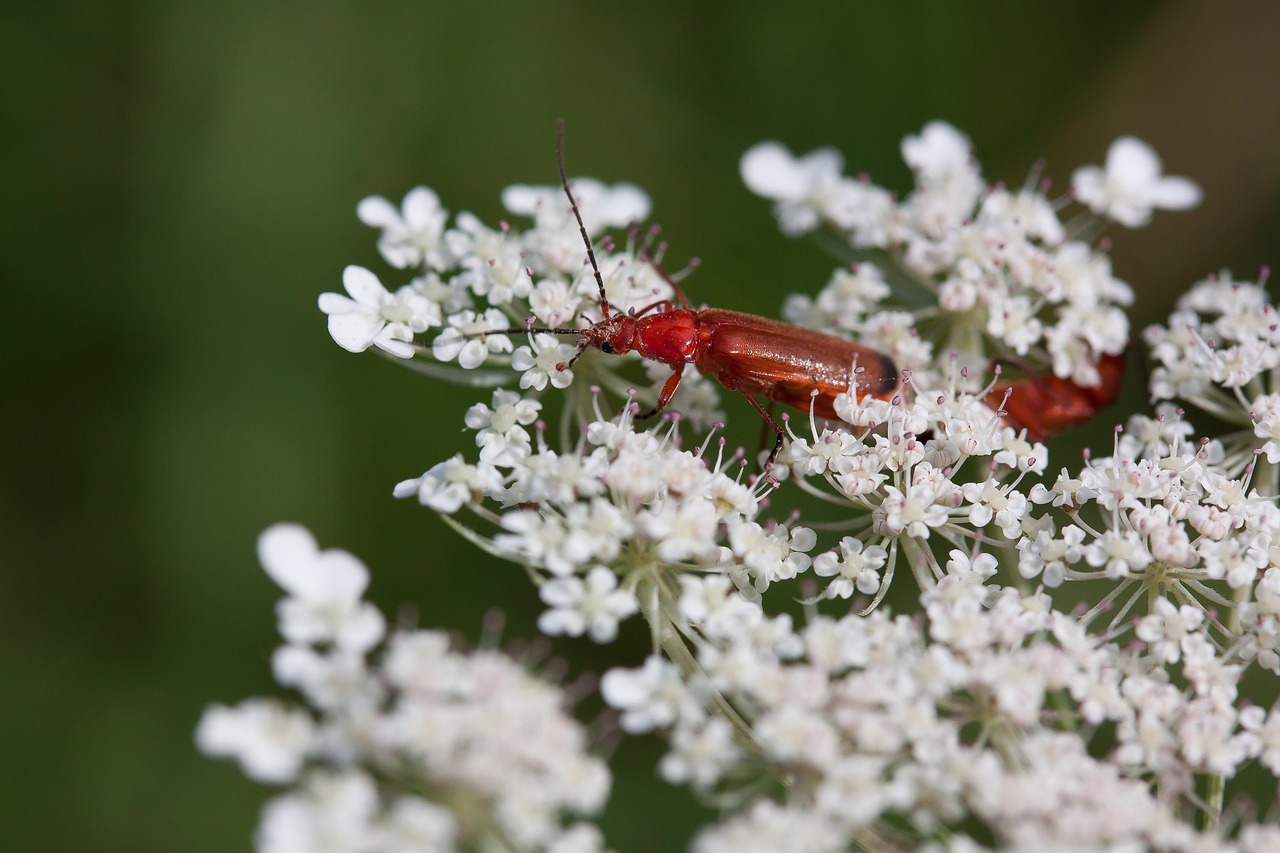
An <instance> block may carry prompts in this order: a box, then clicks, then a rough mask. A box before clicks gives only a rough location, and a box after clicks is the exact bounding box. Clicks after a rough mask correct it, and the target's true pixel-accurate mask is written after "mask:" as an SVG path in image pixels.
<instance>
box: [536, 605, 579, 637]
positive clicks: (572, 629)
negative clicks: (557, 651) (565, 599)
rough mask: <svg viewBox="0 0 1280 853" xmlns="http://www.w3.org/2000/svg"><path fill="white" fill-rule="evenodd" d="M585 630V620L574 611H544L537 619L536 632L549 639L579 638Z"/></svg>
mask: <svg viewBox="0 0 1280 853" xmlns="http://www.w3.org/2000/svg"><path fill="white" fill-rule="evenodd" d="M586 628H587V622H586V620H585V619H583V618H582V614H581V613H579V612H578V611H576V610H546V611H543V613H542V615H541V616H539V617H538V630H539V631H541V632H542V633H544V634H546V635H547V636H549V637H555V636H558V635H560V634H564V635H566V636H569V637H581V636H582V632H583V631H585V630H586Z"/></svg>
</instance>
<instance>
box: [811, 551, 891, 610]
mask: <svg viewBox="0 0 1280 853" xmlns="http://www.w3.org/2000/svg"><path fill="white" fill-rule="evenodd" d="M888 558H889V552H888V551H886V550H885V549H884V548H882V547H880V546H879V545H871V546H865V547H864V545H863V543H862V540H861V539H855V538H853V537H852V536H846V537H844V538H843V539H841V540H840V553H839V556H837V555H836V553H835V552H834V551H827V552H825V553H822V554H819V555H818V556H816V557H814V558H813V571H814V574H816V575H818V576H819V577H824V578H826V577H832V576H833V575H834V576H835V578H834V579H833V580H832V581H831V583H829V584H828V585H827V588H826V590H825V591H824V593H823V596H824V597H825V598H849V597H850V596H852V595H853V590H854V588H855V587H856V588H857V590H858V592H860V593H862V594H863V595H874V594H875V593H876V591H877V590H879V589H880V575H879V570H880V568H881V567H883V566H884V564H885V561H886V560H888Z"/></svg>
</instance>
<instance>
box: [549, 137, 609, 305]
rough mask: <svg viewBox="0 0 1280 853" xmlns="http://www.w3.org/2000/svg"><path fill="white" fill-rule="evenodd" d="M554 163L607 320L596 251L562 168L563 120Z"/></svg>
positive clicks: (605, 302)
mask: <svg viewBox="0 0 1280 853" xmlns="http://www.w3.org/2000/svg"><path fill="white" fill-rule="evenodd" d="M556 163H557V165H559V166H560V185H561V186H562V187H564V194H565V195H567V196H568V197H569V208H570V209H571V210H572V211H573V218H574V219H576V220H578V230H579V231H581V232H582V242H583V243H584V244H586V247H587V257H588V258H590V260H591V271H592V272H593V273H595V275H596V286H597V287H599V288H600V313H601V314H603V315H604V318H605V319H606V320H608V319H609V299H608V297H606V296H605V295H604V278H603V277H602V276H601V275H600V267H599V265H597V264H596V250H595V249H594V248H592V246H591V238H590V237H588V236H587V226H586V225H583V224H582V214H581V213H579V212H578V202H577V200H576V199H574V197H573V192H572V191H571V190H570V189H569V176H568V174H566V173H565V168H564V119H558V120H557V121H556Z"/></svg>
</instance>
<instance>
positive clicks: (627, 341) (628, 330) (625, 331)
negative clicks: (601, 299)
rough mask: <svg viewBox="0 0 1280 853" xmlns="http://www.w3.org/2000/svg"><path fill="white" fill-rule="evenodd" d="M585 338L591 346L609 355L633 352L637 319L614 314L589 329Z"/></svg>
mask: <svg viewBox="0 0 1280 853" xmlns="http://www.w3.org/2000/svg"><path fill="white" fill-rule="evenodd" d="M583 337H584V338H586V339H587V343H588V344H589V345H591V346H593V347H595V348H596V349H598V350H600V352H603V353H607V354H609V355H622V354H623V353H628V352H631V350H632V348H633V347H634V346H635V340H636V318H635V317H630V316H627V315H626V314H612V315H610V316H609V317H608V318H607V319H604V320H601V321H600V322H599V323H596V324H595V325H594V326H592V327H591V328H590V329H587V330H586V333H585V334H584V335H583Z"/></svg>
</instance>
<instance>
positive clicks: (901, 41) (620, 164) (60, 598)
mask: <svg viewBox="0 0 1280 853" xmlns="http://www.w3.org/2000/svg"><path fill="white" fill-rule="evenodd" d="M783 5H784V4H779V3H768V2H759V1H758V0H752V2H736V3H703V4H690V3H676V2H663V3H630V4H601V3H583V2H576V3H574V2H548V3H537V4H517V3H492V2H472V3H467V4H461V3H459V4H443V3H419V4H359V3H313V4H303V3H261V2H253V3H251V2H230V3H216V4H215V3H192V2H145V0H136V2H81V3H59V2H46V3H21V2H9V3H6V4H4V5H3V7H2V8H0V68H3V71H4V73H0V88H2V90H3V101H2V103H3V133H2V134H0V139H2V140H3V141H2V144H0V168H2V169H3V188H4V189H3V193H4V195H5V197H6V198H8V202H7V203H6V204H4V205H3V208H2V212H0V217H3V227H0V245H2V248H0V270H2V272H0V275H2V277H3V279H2V280H3V287H4V293H5V294H6V299H7V301H6V303H5V307H4V309H3V312H2V316H3V321H0V322H2V326H3V328H4V329H5V334H4V336H3V343H2V346H3V347H4V358H3V361H2V362H0V364H2V367H0V369H2V370H3V389H2V390H3V393H2V396H0V412H3V418H2V419H0V428H2V429H3V447H4V451H3V455H2V456H0V459H2V462H0V465H2V466H3V467H2V469H0V470H2V473H0V500H2V501H3V507H2V511H0V546H2V547H3V583H2V588H0V649H3V651H0V685H3V687H2V688H0V689H3V690H4V691H5V692H4V694H3V696H2V697H0V698H2V700H3V701H2V703H0V707H2V708H3V711H0V768H2V769H0V780H2V781H0V849H3V850H40V849H48V850H70V849H77V850H104V851H109V850H121V851H124V850H140V849H150V850H167V851H215V850H236V849H245V848H247V846H248V845H249V839H250V836H251V832H252V829H253V827H254V824H255V822H256V819H257V810H258V808H259V806H260V805H261V803H262V802H263V801H264V799H265V798H266V796H267V794H268V791H267V789H264V788H261V787H259V786H255V785H253V784H251V783H249V782H247V781H245V780H244V779H243V778H242V777H241V775H240V773H239V771H238V770H237V769H236V768H234V767H233V766H232V765H230V764H228V763H225V762H214V761H209V760H206V759H203V758H201V757H200V756H198V755H197V754H196V752H195V750H194V748H193V746H192V730H193V728H194V726H195V723H196V720H197V718H198V717H199V714H200V712H201V709H202V708H203V707H204V705H205V704H206V703H208V702H210V701H214V700H219V701H226V702H233V701H237V700H239V699H241V698H243V697H246V696H249V695H254V694H260V693H264V692H273V689H272V685H271V682H270V677H269V672H268V658H269V655H270V652H271V650H272V648H273V647H274V645H275V633H274V617H273V612H272V606H273V602H274V601H275V599H276V598H277V591H276V590H275V589H274V588H273V587H272V586H271V585H270V583H269V582H268V581H267V579H266V577H265V576H264V575H263V574H262V573H261V571H260V570H259V568H258V567H257V565H256V561H255V558H254V542H255V538H256V536H257V534H258V532H259V531H260V530H261V529H262V528H263V527H265V526H266V525H268V524H270V523H271V522H273V521H277V520H294V521H299V522H302V523H304V524H306V525H308V526H310V527H311V528H312V529H313V530H314V531H315V532H316V534H317V537H318V538H319V540H320V542H321V543H322V544H323V545H326V546H340V547H345V548H348V549H350V550H352V551H353V552H355V553H356V554H358V555H359V556H361V557H362V558H363V559H365V560H366V561H367V563H368V564H369V565H370V567H371V568H372V571H373V586H372V593H371V594H372V597H373V598H374V599H375V600H376V601H377V602H378V603H379V604H380V605H382V607H383V608H384V609H385V610H387V611H388V612H390V613H396V612H398V611H397V608H399V607H400V606H401V605H404V604H411V605H412V607H413V608H414V609H415V610H416V611H417V614H418V616H417V618H418V619H419V621H420V622H421V623H422V624H425V625H432V626H440V627H445V628H449V629H454V630H457V631H459V632H461V633H462V634H463V635H465V636H467V637H469V638H471V639H476V638H477V637H478V636H479V633H480V628H481V623H482V619H483V615H484V613H485V612H486V611H488V610H489V609H490V608H493V607H498V608H502V609H503V610H505V611H506V612H507V614H508V615H509V618H510V623H509V626H508V628H507V631H506V636H508V637H513V638H520V637H525V638H527V637H532V636H534V634H535V632H534V629H533V620H534V619H535V618H536V614H537V612H538V610H539V607H538V605H537V602H536V598H535V596H534V595H533V593H532V592H531V590H530V588H529V586H528V584H527V582H526V581H525V579H524V577H523V575H522V574H521V572H520V571H519V570H518V569H515V568H513V567H511V566H509V565H503V564H497V563H494V562H491V561H489V560H487V559H484V558H483V557H482V556H481V555H479V554H477V553H475V552H474V551H473V550H472V549H470V548H468V547H466V546H464V545H463V544H462V543H461V542H460V541H458V540H457V539H456V537H454V536H453V535H452V534H450V533H449V532H448V531H447V529H446V528H445V527H444V526H443V525H442V524H441V523H440V522H439V521H438V520H437V519H436V518H435V517H434V515H433V514H432V513H430V512H428V511H426V510H423V509H421V508H420V507H418V506H417V505H416V504H415V503H413V502H396V501H393V500H392V499H391V496H390V492H391V486H392V485H393V484H394V483H395V482H396V481H398V480H400V479H402V478H405V477H409V476H414V475H417V474H419V473H421V472H422V471H423V470H424V469H426V468H427V467H429V466H430V465H432V464H434V463H435V462H436V461H439V460H441V459H443V458H445V457H447V456H449V455H451V454H452V453H454V452H456V451H459V450H466V449H467V444H468V441H467V437H466V436H465V435H464V434H463V433H462V431H461V426H462V424H461V418H462V414H463V412H464V411H465V409H466V407H467V406H468V405H469V403H470V402H471V401H472V400H473V398H472V397H471V395H469V394H466V393H462V392H458V391H455V390H451V389H447V388H445V387H443V386H441V385H439V384H438V383H435V382H433V381H431V380H428V379H425V378H422V377H418V376H416V375H414V374H412V373H410V372H408V371H405V370H400V369H397V368H395V367H394V366H393V365H391V364H389V363H388V362H386V361H384V360H381V359H378V358H375V357H373V356H372V355H365V356H353V355H350V354H348V353H346V352H343V351H342V350H340V349H339V348H338V347H337V346H335V345H334V344H333V343H332V341H331V340H330V339H329V337H328V334H327V333H326V330H325V324H324V319H323V317H322V316H321V315H320V313H319V311H318V310H317V309H316V304H315V303H316V296H317V294H319V293H320V292H321V291H324V290H337V289H339V287H340V273H341V270H342V267H343V266H344V265H345V264H348V263H360V264H365V265H368V266H370V267H372V268H374V269H376V270H380V271H384V270H385V267H384V266H383V265H382V264H381V262H380V260H379V259H378V257H377V254H376V252H375V250H374V239H375V236H376V235H375V233H374V232H372V231H370V230H368V229H366V228H365V227H363V226H362V225H361V224H360V223H359V222H358V221H357V220H356V218H355V215H354V209H355V205H356V202H357V201H358V200H359V199H360V198H361V197H363V196H365V195H369V194H382V195H386V196H388V197H390V198H392V199H395V200H397V201H398V200H399V198H400V197H401V196H402V195H403V193H404V192H405V191H406V190H408V189H409V188H410V187H412V186H414V185H416V184H418V183H425V184H428V185H430V186H432V187H434V188H435V189H436V190H437V191H438V192H439V193H440V196H441V198H442V199H443V201H444V203H445V205H446V206H447V207H449V208H450V209H451V210H453V211H455V212H456V211H460V210H471V211H473V212H475V213H477V214H478V215H480V216H481V217H482V218H483V219H485V220H486V221H488V222H490V223H493V222H496V220H497V219H498V218H499V217H500V216H501V209H500V206H499V192H500V190H501V188H502V187H504V186H505V185H507V184H509V183H513V182H532V183H547V184H549V183H553V182H554V180H555V160H554V131H555V120H556V118H557V117H561V116H563V117H564V118H565V119H566V121H567V126H568V135H567V143H566V148H567V156H568V162H569V171H570V173H571V174H575V175H591V176H595V177H598V178H601V179H604V180H608V181H617V180H628V181H633V182H635V183H637V184H639V185H641V186H642V187H644V188H645V189H646V190H647V191H648V192H649V193H650V194H651V195H652V197H653V200H654V218H655V220H656V221H658V222H660V223H662V225H663V226H664V232H665V236H666V237H667V239H668V240H669V241H670V243H671V245H672V248H671V254H670V256H669V257H670V258H671V259H672V263H673V265H675V266H679V265H680V264H681V263H682V261H683V259H684V258H687V257H688V256H691V255H698V256H700V257H701V258H702V259H703V267H702V270H701V271H700V272H699V273H698V274H697V275H696V276H695V277H694V278H693V279H692V280H691V281H690V282H689V283H688V285H687V287H688V289H689V291H690V293H691V294H692V295H693V297H694V299H695V301H702V302H706V303H709V304H714V305H720V306H723V307H728V308H735V309H740V310H746V311H752V312H756V313H762V314H772V315H776V314H777V312H778V310H779V307H780V305H781V302H782V299H783V297H784V295H785V294H786V293H788V292H792V291H807V292H814V291H816V290H817V289H818V288H819V287H820V286H821V285H822V283H823V282H824V281H825V279H826V277H827V275H828V273H829V271H830V269H831V268H832V267H833V266H834V262H832V261H831V260H829V259H827V258H826V257H825V256H823V255H822V254H821V253H820V252H819V251H817V250H816V249H815V248H814V247H812V246H811V245H809V244H807V243H804V242H795V241H789V240H787V239H785V238H783V237H781V236H779V235H778V234H777V231H776V229H775V227H774V225H773V222H772V220H771V218H770V217H769V215H768V212H767V205H766V204H765V203H764V202H763V201H761V200H759V199H755V198H753V197H751V196H750V195H749V194H748V193H747V192H746V191H745V189H743V187H742V186H741V184H740V182H739V179H738V175H737V161H738V157H739V155H741V153H742V152H743V151H744V150H745V149H746V148H747V147H748V146H750V145H751V144H753V143H754V142H757V141H760V140H762V139H770V138H776V139H780V140H782V141H784V142H786V143H787V144H788V145H790V146H791V147H792V148H793V150H796V151H807V150H809V149H811V148H813V147H816V146H818V145H824V144H831V145H835V146H837V147H839V148H840V149H841V150H842V151H843V152H844V153H845V155H846V160H847V163H848V168H849V171H850V172H851V173H859V172H867V173H869V174H871V175H872V176H873V177H874V178H875V179H876V180H877V182H879V183H882V184H885V185H887V186H891V187H896V188H898V189H905V188H906V187H907V186H908V177H909V176H908V173H907V171H906V169H905V167H904V166H902V164H901V161H900V156H899V153H898V145H899V141H900V139H901V137H902V136H903V135H904V134H907V133H913V132H918V131H919V129H920V128H921V127H922V126H923V124H924V123H925V122H926V121H928V120H931V119H935V118H943V119H946V120H949V121H951V122H952V123H954V124H956V125H957V126H958V127H960V128H961V129H962V130H964V131H965V132H967V133H968V134H969V135H970V136H971V138H972V139H973V142H974V145H975V148H976V152H977V155H978V157H979V159H980V160H981V162H982V163H983V168H984V174H985V175H986V176H987V177H988V179H990V180H993V181H994V180H1006V181H1008V182H1010V183H1013V184H1021V182H1022V181H1023V179H1024V177H1025V176H1026V174H1027V172H1028V170H1029V168H1030V166H1031V164H1032V162H1033V161H1034V160H1035V158H1037V157H1039V156H1041V155H1044V156H1046V157H1047V158H1048V170H1047V173H1048V175H1050V176H1051V177H1053V178H1054V179H1055V186H1057V187H1058V188H1060V189H1061V188H1065V186H1066V182H1067V179H1068V177H1069V175H1070V172H1071V169H1072V168H1074V167H1075V166H1077V165H1080V164H1083V163H1100V162H1102V158H1103V157H1104V155H1105V152H1106V149H1107V146H1108V144H1109V143H1110V142H1111V140H1112V139H1114V138H1115V137H1116V136H1117V135H1120V134H1123V133H1132V134H1136V135H1138V136H1140V137H1142V138H1144V139H1146V140H1147V141H1149V142H1151V143H1152V144H1153V145H1154V146H1155V147H1156V149H1157V150H1158V151H1159V152H1160V153H1161V154H1162V156H1163V157H1164V158H1165V162H1166V166H1167V167H1168V168H1169V170H1170V171H1171V172H1173V173H1175V174H1183V175H1188V176H1191V177H1193V178H1195V179H1196V180H1198V181H1199V182H1200V183H1201V184H1202V185H1203V187H1204V189H1205V192H1206V201H1205V203H1204V205H1203V206H1202V207H1201V208H1200V209H1199V210H1197V211H1195V212H1193V213H1190V214H1177V215H1164V216H1157V218H1156V221H1155V224H1154V225H1153V226H1151V227H1150V228H1148V229H1146V230H1145V231H1142V232H1136V233H1120V232H1115V233H1113V235H1112V236H1113V237H1114V239H1115V249H1114V253H1113V254H1114V258H1115V266H1116V269H1117V273H1118V275H1119V276H1120V277H1121V278H1124V279H1126V280H1127V281H1129V282H1131V283H1132V284H1133V285H1134V287H1135V288H1136V289H1137V290H1138V292H1139V294H1140V297H1139V305H1138V306H1137V308H1136V311H1135V322H1136V323H1137V324H1138V325H1139V326H1141V325H1142V324H1144V323H1146V322H1150V321H1152V320H1156V319H1159V318H1161V317H1162V316H1164V315H1165V314H1166V312H1167V309H1168V307H1169V305H1170V304H1171V302H1172V300H1173V299H1174V298H1175V296H1176V294H1177V293H1178V292H1179V291H1181V290H1182V289H1184V288H1185V287H1186V286H1187V285H1189V284H1190V283H1191V282H1192V281H1194V280H1196V279H1198V278H1200V277H1202V276H1203V275H1204V274H1206V273H1209V272H1212V271H1215V270H1217V269H1219V268H1221V267H1231V268H1233V269H1234V270H1235V271H1236V273H1237V274H1238V275H1239V276H1240V277H1242V278H1250V279H1252V278H1253V277H1254V276H1255V275H1256V274H1257V270H1258V268H1259V266H1260V265H1262V264H1266V263H1274V262H1276V261H1277V260H1280V252H1277V251H1276V247H1275V241H1274V235H1275V233H1276V229H1277V226H1280V201H1278V194H1277V182H1278V178H1280V146H1278V145H1277V142H1276V139H1277V130H1278V128H1277V125H1278V124H1280V109H1278V108H1277V107H1278V106H1280V56H1278V55H1277V52H1276V51H1275V50H1274V38H1275V34H1276V33H1277V32H1280V7H1278V6H1276V5H1275V4H1273V3H1267V2H1243V3H1235V4H1221V5H1211V4H1196V3H1184V4H1166V3H1125V4H1117V3H1112V2H1104V0H1094V2H1084V3H1074V4H1060V5H1036V6H1034V7H1033V6H1031V5H1025V6H1024V5H1015V4H989V3H984V4H957V3H941V2H939V3H923V4H913V5H912V6H911V7H910V8H906V7H903V8H898V4H889V3H885V4H850V3H844V2H817V3H806V4H786V8H785V9H784V8H783ZM388 281H392V282H397V283H398V281H399V279H398V278H397V277H396V276H394V275H391V276H388ZM1130 386H1131V387H1130V391H1131V392H1133V396H1134V397H1138V396H1140V393H1139V392H1138V390H1137V387H1136V386H1137V380H1134V381H1131V382H1130ZM1138 402H1140V401H1137V402H1133V401H1131V404H1132V405H1136V404H1138ZM729 411H730V417H731V420H735V421H737V422H738V423H735V424H733V425H731V429H733V430H735V431H734V432H731V434H730V437H731V438H732V439H734V440H737V441H742V442H746V443H751V442H754V441H755V436H756V431H757V429H758V426H757V423H758V422H757V421H756V420H754V416H753V415H751V414H750V413H749V410H747V409H746V408H745V406H742V407H736V406H733V405H731V407H730V410H729ZM1113 415H1114V416H1113V417H1108V418H1104V419H1103V420H1105V421H1107V423H1111V422H1114V421H1115V420H1118V419H1119V418H1120V417H1121V415H1122V412H1120V411H1119V410H1117V411H1116V412H1114V413H1113ZM1107 423H1100V424H1099V425H1098V429H1097V430H1096V432H1095V435H1105V433H1106V431H1107V430H1106V428H1107ZM742 424H745V426H743V425H742ZM471 452H474V448H471ZM1059 458H1060V459H1061V458H1065V457H1059ZM555 650H556V652H557V653H558V654H562V655H564V656H566V657H568V658H569V659H570V661H571V667H572V669H573V671H575V672H576V671H580V670H596V671H599V669H600V668H601V667H603V666H604V665H605V662H606V660H608V659H610V658H606V657H605V656H602V655H600V654H599V653H598V651H597V650H596V649H594V648H591V644H590V643H589V642H588V641H586V640H583V641H579V642H557V643H556V644H555ZM644 652H645V641H644V635H643V632H642V631H640V630H639V629H638V628H637V629H636V630H634V631H632V632H630V633H628V634H626V635H625V637H624V640H623V643H622V645H621V646H619V647H617V648H616V649H611V650H610V655H611V656H620V657H621V658H624V659H625V660H624V661H623V662H634V661H638V660H639V659H640V658H641V657H642V656H643V654H644ZM657 754H658V752H657V750H656V747H655V746H654V745H653V744H648V743H645V742H643V741H637V742H634V743H631V742H628V743H626V744H624V745H623V746H622V748H621V749H620V751H619V753H618V756H617V758H618V763H619V766H620V767H621V768H623V773H624V774H625V775H624V776H623V777H622V778H620V779H619V780H618V781H617V783H616V785H615V793H614V797H613V801H612V806H611V808H610V810H609V812H608V814H607V815H606V816H605V818H604V825H605V827H606V830H607V831H608V833H609V837H610V839H611V840H612V843H613V844H614V845H616V846H617V847H619V848H620V849H622V850H641V851H653V850H665V849H679V848H681V847H682V846H683V843H684V840H685V839H686V838H687V837H688V836H689V833H690V831H691V829H692V828H693V827H695V826H697V825H698V824H699V823H701V822H702V821H704V820H705V819H706V813H704V812H699V811H698V810H697V809H693V808H690V807H688V806H686V805H684V804H683V803H684V800H685V797H684V795H683V792H681V791H676V790H673V789H667V788H665V787H664V786H662V785H660V784H657V783H656V782H654V781H653V777H654V772H653V764H654V761H655V759H656V756H657ZM655 815H659V816H660V817H654V816H655Z"/></svg>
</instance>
